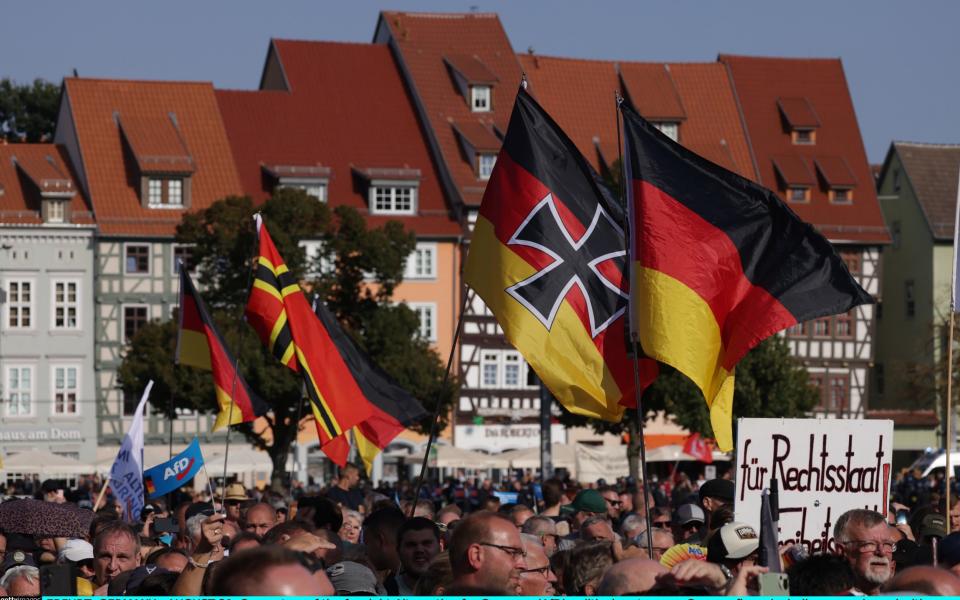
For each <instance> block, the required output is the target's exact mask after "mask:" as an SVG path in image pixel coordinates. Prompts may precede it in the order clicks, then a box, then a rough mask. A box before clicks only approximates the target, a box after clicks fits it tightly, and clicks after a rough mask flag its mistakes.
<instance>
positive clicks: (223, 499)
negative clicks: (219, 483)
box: [220, 212, 260, 514]
mask: <svg viewBox="0 0 960 600" xmlns="http://www.w3.org/2000/svg"><path fill="white" fill-rule="evenodd" d="M259 216H260V213H259V212H257V213H256V214H255V215H254V219H255V223H256V224H257V226H256V236H254V244H253V247H254V248H255V249H256V251H257V254H258V255H259V253H260V244H259V243H258V242H259V240H260V221H259ZM254 269H255V267H254V266H253V265H248V268H247V287H246V289H247V296H248V298H249V296H250V286H251V285H253V272H254ZM243 305H244V306H246V305H247V303H246V302H244V303H243ZM241 319H243V322H244V323H246V321H247V316H246V314H245V313H244V314H242V315H241ZM247 329H249V328H248V327H241V328H240V337H239V339H238V340H237V358H236V359H234V361H233V382H232V383H231V384H230V408H229V409H228V410H227V440H226V443H225V445H224V448H223V490H222V491H223V493H222V494H221V495H220V506H221V507H222V508H223V514H227V504H226V503H227V464H228V462H229V458H230V428H231V427H232V426H233V425H232V423H233V407H234V406H235V405H236V402H235V401H234V398H235V397H236V394H237V379H239V378H240V353H241V352H242V351H243V338H244V336H245V334H246V333H247Z"/></svg>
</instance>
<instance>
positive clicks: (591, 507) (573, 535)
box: [557, 489, 607, 550]
mask: <svg viewBox="0 0 960 600" xmlns="http://www.w3.org/2000/svg"><path fill="white" fill-rule="evenodd" d="M560 514H561V515H566V516H569V517H570V518H571V519H570V535H568V536H566V537H564V538H563V539H561V540H560V542H559V545H558V546H557V549H558V550H568V549H570V548H573V546H574V545H576V543H577V542H578V541H579V540H580V527H581V526H582V525H583V522H584V521H586V520H587V519H589V518H591V517H603V518H606V517H607V501H606V500H604V499H603V496H601V495H600V492H598V491H597V490H590V489H586V490H580V491H579V492H577V495H576V496H574V498H573V502H571V503H570V504H567V505H564V506H561V507H560Z"/></svg>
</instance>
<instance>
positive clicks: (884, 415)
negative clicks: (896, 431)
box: [867, 409, 940, 427]
mask: <svg viewBox="0 0 960 600" xmlns="http://www.w3.org/2000/svg"><path fill="white" fill-rule="evenodd" d="M867 418H868V419H891V420H893V423H894V425H897V426H899V427H933V426H935V425H939V424H940V419H939V417H937V413H936V412H934V411H932V410H904V409H871V410H868V411H867Z"/></svg>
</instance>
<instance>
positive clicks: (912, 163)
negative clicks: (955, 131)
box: [884, 141, 960, 241]
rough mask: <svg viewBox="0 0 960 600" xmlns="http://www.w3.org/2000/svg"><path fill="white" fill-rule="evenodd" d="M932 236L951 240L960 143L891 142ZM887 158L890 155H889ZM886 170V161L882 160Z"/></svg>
mask: <svg viewBox="0 0 960 600" xmlns="http://www.w3.org/2000/svg"><path fill="white" fill-rule="evenodd" d="M893 151H894V152H896V153H897V156H898V157H899V158H900V164H901V165H903V171H904V173H905V174H906V176H907V179H908V180H909V181H910V186H911V187H912V188H913V193H914V194H915V195H916V197H917V201H918V202H919V203H920V208H921V209H922V210H923V215H924V217H926V219H927V224H928V225H929V226H930V231H931V232H932V233H933V237H934V239H937V240H949V241H952V240H953V229H954V220H955V218H956V211H957V183H958V177H960V144H921V143H916V142H896V141H895V142H893ZM887 160H888V162H889V157H888V159H887ZM884 172H886V163H885V164H884Z"/></svg>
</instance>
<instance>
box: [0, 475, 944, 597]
mask: <svg viewBox="0 0 960 600" xmlns="http://www.w3.org/2000/svg"><path fill="white" fill-rule="evenodd" d="M935 483H936V481H935V480H931V488H932V490H926V491H925V495H923V496H920V495H918V494H916V490H917V483H916V481H914V480H910V479H909V478H908V477H907V476H906V475H901V477H899V478H898V479H897V482H896V484H895V486H894V489H893V490H892V491H893V498H894V499H895V502H892V503H891V505H890V507H889V511H887V513H886V514H882V513H878V512H874V511H871V510H865V509H857V510H851V511H848V512H846V513H844V514H842V515H839V516H838V517H837V518H836V520H835V522H834V523H833V524H832V532H831V533H832V538H831V542H830V544H829V548H828V551H827V552H824V553H819V554H810V553H809V552H808V549H807V548H805V547H803V546H802V545H801V546H798V545H790V544H785V545H781V547H780V548H779V549H778V553H779V556H775V557H772V558H771V559H769V560H767V563H768V564H766V565H761V564H760V563H761V561H762V559H761V556H764V555H763V554H762V553H761V551H760V540H759V535H758V532H757V531H756V530H755V529H754V528H753V527H752V526H751V525H749V524H747V523H742V522H737V521H736V520H735V516H734V511H733V498H734V489H735V488H734V484H733V482H731V481H730V480H728V479H725V478H723V477H721V478H717V479H712V480H709V481H704V480H702V479H701V480H695V479H693V478H691V477H688V476H687V475H686V474H684V473H682V472H677V473H675V474H674V475H672V476H671V477H668V478H664V479H663V480H661V481H655V480H653V479H652V478H651V482H650V484H649V485H647V486H637V485H636V484H635V482H634V481H633V480H631V479H629V478H624V479H622V480H619V481H617V482H615V483H613V484H607V483H606V482H604V481H602V480H601V481H599V482H596V483H595V484H588V485H581V484H579V483H577V482H575V481H570V480H569V479H568V480H560V479H548V480H546V481H542V482H538V481H535V480H533V478H532V477H531V476H529V475H528V476H524V477H518V478H516V479H513V480H510V481H506V482H501V483H500V484H494V483H493V482H491V481H489V480H480V481H477V480H473V481H466V480H464V479H455V478H448V479H447V480H446V481H444V482H433V483H430V484H428V485H425V486H423V491H422V493H421V495H420V497H418V498H414V497H413V494H412V491H413V489H414V488H413V487H412V486H409V485H408V484H400V485H399V486H388V487H378V488H373V487H372V486H370V485H368V484H366V483H365V482H364V480H363V478H362V473H361V471H360V470H359V469H357V468H356V467H355V466H353V465H348V466H347V467H345V468H344V469H342V470H341V471H340V473H339V476H338V477H337V478H336V479H335V480H334V481H333V482H332V483H331V484H330V485H329V486H328V487H326V488H323V489H319V490H311V491H310V492H309V493H307V492H305V491H304V490H303V488H302V487H300V488H296V489H295V491H296V492H297V493H296V494H295V495H293V496H289V495H283V494H280V493H274V492H271V491H268V490H261V489H250V490H248V489H247V488H246V487H244V485H242V484H240V483H230V484H228V485H227V486H226V488H225V489H222V490H218V491H217V493H216V495H215V496H214V497H212V498H211V497H209V496H203V497H191V496H187V495H185V494H183V493H178V496H179V498H174V499H173V501H172V502H170V504H169V505H168V504H167V502H165V501H164V500H165V499H161V500H159V501H150V502H149V503H148V504H147V505H146V506H145V507H144V509H143V511H142V515H141V518H140V520H139V521H138V522H136V523H131V522H129V521H127V520H124V519H123V514H122V511H121V510H119V509H120V507H119V506H117V505H116V504H115V503H113V502H112V501H111V498H110V496H109V495H107V501H106V503H105V506H93V503H94V502H95V499H94V498H95V494H96V492H97V491H98V486H97V485H96V482H93V483H92V484H91V482H88V481H81V482H80V484H79V485H77V486H74V487H71V488H70V489H67V486H65V484H63V482H58V481H54V480H50V481H46V482H43V483H42V484H40V483H39V482H36V484H35V485H33V486H32V487H33V488H34V489H33V490H24V489H17V490H11V491H15V492H20V493H21V495H27V494H29V493H30V492H32V495H33V496H34V497H35V498H37V499H40V500H43V501H45V502H50V503H54V504H64V503H73V504H75V505H76V506H77V510H79V511H83V510H88V511H91V512H89V513H88V515H89V523H90V524H89V529H88V530H87V531H85V532H82V533H83V534H82V535H79V534H78V535H76V536H74V537H55V536H49V535H46V534H42V533H39V532H37V533H33V534H31V532H30V531H24V528H20V527H13V528H8V529H10V530H9V531H3V530H2V529H0V560H2V562H0V593H3V594H5V595H10V596H29V595H36V594H39V593H40V592H41V591H42V590H41V586H42V585H48V584H46V583H41V581H47V580H50V581H54V580H57V574H59V575H60V576H61V577H60V578H59V581H60V582H61V583H60V584H59V585H63V581H66V582H67V584H68V585H67V587H66V588H63V587H58V588H57V590H56V591H57V592H58V593H59V594H67V593H74V594H79V595H86V594H97V595H138V596H166V595H184V596H197V595H205V596H249V595H274V596H280V595H299V596H325V595H347V596H349V595H393V596H429V595H458V596H491V595H527V596H544V597H546V596H559V595H568V596H594V595H603V596H614V595H641V594H644V595H649V594H653V595H673V594H689V595H738V596H744V595H751V594H757V593H761V592H764V590H763V582H764V581H768V579H767V578H766V577H765V575H764V574H766V573H768V571H769V570H770V569H769V567H770V566H771V564H770V561H777V563H778V564H779V565H780V566H781V567H782V570H783V571H784V574H783V575H782V576H780V577H779V579H772V580H769V581H773V582H782V583H783V585H787V583H788V585H789V591H790V593H791V594H794V595H807V596H819V595H847V594H877V593H884V592H901V593H913V594H915V595H937V594H946V595H957V594H960V579H958V577H957V574H956V573H960V533H955V534H950V535H946V533H947V519H956V520H958V521H960V504H958V503H957V502H956V498H957V495H956V494H954V496H953V500H954V501H953V502H951V503H950V510H948V509H947V506H946V504H947V503H946V500H945V498H944V495H943V494H938V492H937V490H936V487H935V485H934V484H935ZM918 499H922V500H923V502H919V501H918ZM18 501H19V500H18V499H16V498H11V499H8V500H6V501H5V503H6V502H18ZM902 502H907V504H904V503H902ZM931 502H932V503H933V504H931ZM42 506H49V505H46V504H44V505H42ZM93 509H96V511H95V513H94V512H92V510H93ZM956 524H960V522H958V523H956ZM14 530H16V531H14ZM44 568H46V569H47V575H43V574H42V571H41V569H44ZM58 569H59V570H58ZM775 570H776V569H775ZM64 574H65V575H64ZM64 577H65V579H64ZM50 585H53V584H50ZM47 591H51V590H47ZM766 593H771V590H769V589H768V590H766Z"/></svg>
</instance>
